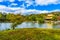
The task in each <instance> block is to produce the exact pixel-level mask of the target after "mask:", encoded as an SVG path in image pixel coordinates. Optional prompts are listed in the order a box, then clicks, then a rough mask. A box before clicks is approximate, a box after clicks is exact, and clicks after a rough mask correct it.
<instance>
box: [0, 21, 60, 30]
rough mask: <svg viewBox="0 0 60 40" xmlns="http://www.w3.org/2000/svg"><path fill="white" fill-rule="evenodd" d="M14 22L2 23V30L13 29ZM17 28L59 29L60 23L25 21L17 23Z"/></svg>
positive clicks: (0, 28)
mask: <svg viewBox="0 0 60 40" xmlns="http://www.w3.org/2000/svg"><path fill="white" fill-rule="evenodd" d="M11 25H12V23H0V30H6V29H11ZM16 28H47V29H58V28H60V24H54V23H52V22H51V23H35V22H23V23H22V24H19V25H17V27H16Z"/></svg>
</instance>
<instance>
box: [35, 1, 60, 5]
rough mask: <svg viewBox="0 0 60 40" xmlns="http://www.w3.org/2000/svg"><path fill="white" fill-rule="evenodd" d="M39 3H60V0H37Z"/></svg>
mask: <svg viewBox="0 0 60 40" xmlns="http://www.w3.org/2000/svg"><path fill="white" fill-rule="evenodd" d="M35 3H36V4H37V5H48V4H58V3H60V1H59V0H35Z"/></svg>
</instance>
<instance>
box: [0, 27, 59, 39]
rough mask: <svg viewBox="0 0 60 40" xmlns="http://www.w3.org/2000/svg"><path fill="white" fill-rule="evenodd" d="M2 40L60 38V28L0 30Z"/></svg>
mask: <svg viewBox="0 0 60 40" xmlns="http://www.w3.org/2000/svg"><path fill="white" fill-rule="evenodd" d="M0 40H60V30H54V29H36V28H34V29H33V28H29V29H28V28H26V29H16V30H7V31H0Z"/></svg>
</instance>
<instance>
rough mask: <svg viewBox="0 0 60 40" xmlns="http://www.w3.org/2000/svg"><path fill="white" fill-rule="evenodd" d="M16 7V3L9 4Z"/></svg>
mask: <svg viewBox="0 0 60 40" xmlns="http://www.w3.org/2000/svg"><path fill="white" fill-rule="evenodd" d="M16 5H18V4H17V3H11V4H10V5H9V6H16Z"/></svg>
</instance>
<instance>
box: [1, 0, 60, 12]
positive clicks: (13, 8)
mask: <svg viewBox="0 0 60 40" xmlns="http://www.w3.org/2000/svg"><path fill="white" fill-rule="evenodd" d="M52 11H60V0H0V12H14V13H19V12H21V13H25V12H38V13H44V12H52Z"/></svg>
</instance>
